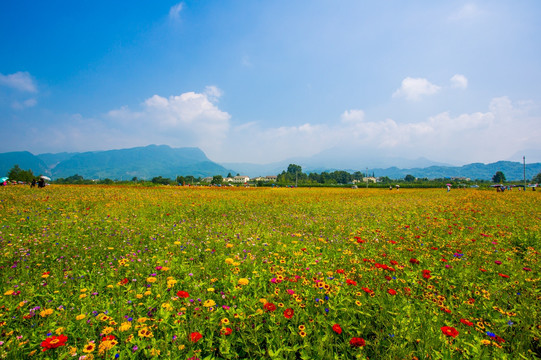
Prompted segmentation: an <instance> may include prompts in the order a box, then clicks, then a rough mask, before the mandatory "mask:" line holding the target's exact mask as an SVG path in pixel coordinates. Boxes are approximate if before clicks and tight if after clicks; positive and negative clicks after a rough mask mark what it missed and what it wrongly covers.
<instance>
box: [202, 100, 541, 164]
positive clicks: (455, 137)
mask: <svg viewBox="0 0 541 360" xmlns="http://www.w3.org/2000/svg"><path fill="white" fill-rule="evenodd" d="M531 109H532V106H531V103H525V104H524V105H523V104H522V103H520V102H518V103H513V102H511V100H510V99H509V98H507V97H501V98H494V99H493V100H492V101H491V102H490V104H489V106H488V111H486V112H473V113H464V114H458V115H452V114H451V113H449V112H443V113H439V114H436V115H434V116H431V117H429V118H427V119H425V120H422V121H418V122H399V121H397V120H394V119H384V120H370V119H366V116H365V114H364V112H363V111H362V110H348V111H345V112H344V113H342V114H341V116H340V118H341V121H340V122H336V123H334V124H333V125H323V124H322V125H317V124H310V123H305V124H303V125H299V126H284V127H277V128H261V127H259V126H257V125H254V124H251V126H246V127H242V126H241V127H235V128H234V129H232V131H231V132H230V136H229V138H228V142H227V144H228V145H227V146H226V147H223V148H222V150H221V151H220V152H218V153H214V154H212V157H211V159H213V160H216V161H223V162H227V161H230V160H229V159H232V158H235V159H238V160H237V161H248V162H254V163H265V162H273V161H279V160H283V159H285V158H291V157H301V156H311V155H314V154H317V153H319V152H321V151H323V150H326V149H330V148H333V147H341V148H343V149H349V151H352V152H360V153H364V154H387V155H390V156H399V157H405V158H411V159H414V158H418V157H427V158H430V159H433V160H437V161H444V162H450V163H460V162H462V163H470V162H474V161H482V162H486V161H497V160H501V159H506V158H507V157H508V156H509V154H511V153H514V152H516V151H519V150H521V149H524V148H532V149H534V148H538V147H539V146H538V145H537V143H538V140H537V139H538V138H539V137H540V136H541V128H540V127H539V125H538V124H539V123H540V122H541V119H540V118H539V116H537V117H535V116H531V115H529V113H530V110H531ZM524 129H528V131H524ZM495 144H498V145H495ZM247 149H249V151H247ZM209 156H210V155H209ZM239 157H240V159H239Z"/></svg>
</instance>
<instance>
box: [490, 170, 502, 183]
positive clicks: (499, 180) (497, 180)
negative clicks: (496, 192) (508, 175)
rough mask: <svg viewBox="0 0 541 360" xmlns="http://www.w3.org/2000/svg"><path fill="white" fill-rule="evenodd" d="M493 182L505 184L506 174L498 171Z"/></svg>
mask: <svg viewBox="0 0 541 360" xmlns="http://www.w3.org/2000/svg"><path fill="white" fill-rule="evenodd" d="M492 181H493V182H495V183H503V182H505V174H504V173H503V172H501V171H497V172H496V174H494V176H493V177H492Z"/></svg>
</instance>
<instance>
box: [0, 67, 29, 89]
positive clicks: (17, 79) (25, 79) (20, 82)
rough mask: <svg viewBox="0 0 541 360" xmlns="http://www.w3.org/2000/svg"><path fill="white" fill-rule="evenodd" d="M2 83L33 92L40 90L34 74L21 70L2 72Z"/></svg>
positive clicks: (0, 75)
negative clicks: (33, 77)
mask: <svg viewBox="0 0 541 360" xmlns="http://www.w3.org/2000/svg"><path fill="white" fill-rule="evenodd" d="M0 85H4V86H7V87H10V88H13V89H17V90H19V91H25V92H31V93H35V92H37V91H38V90H37V87H36V84H35V83H34V80H33V79H32V76H30V74H29V73H28V72H25V71H24V72H23V71H19V72H16V73H14V74H9V75H4V74H0Z"/></svg>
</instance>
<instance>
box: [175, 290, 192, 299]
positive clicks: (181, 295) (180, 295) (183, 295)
mask: <svg viewBox="0 0 541 360" xmlns="http://www.w3.org/2000/svg"><path fill="white" fill-rule="evenodd" d="M177 296H178V297H181V298H187V297H189V296H190V294H188V293H187V292H186V291H182V290H180V291H179V292H177Z"/></svg>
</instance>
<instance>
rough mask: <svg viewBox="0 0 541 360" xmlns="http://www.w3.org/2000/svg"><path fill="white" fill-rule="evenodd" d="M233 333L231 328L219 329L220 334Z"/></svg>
mask: <svg viewBox="0 0 541 360" xmlns="http://www.w3.org/2000/svg"><path fill="white" fill-rule="evenodd" d="M232 333H233V329H231V328H223V329H222V330H220V334H222V335H226V336H227V335H231V334H232Z"/></svg>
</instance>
